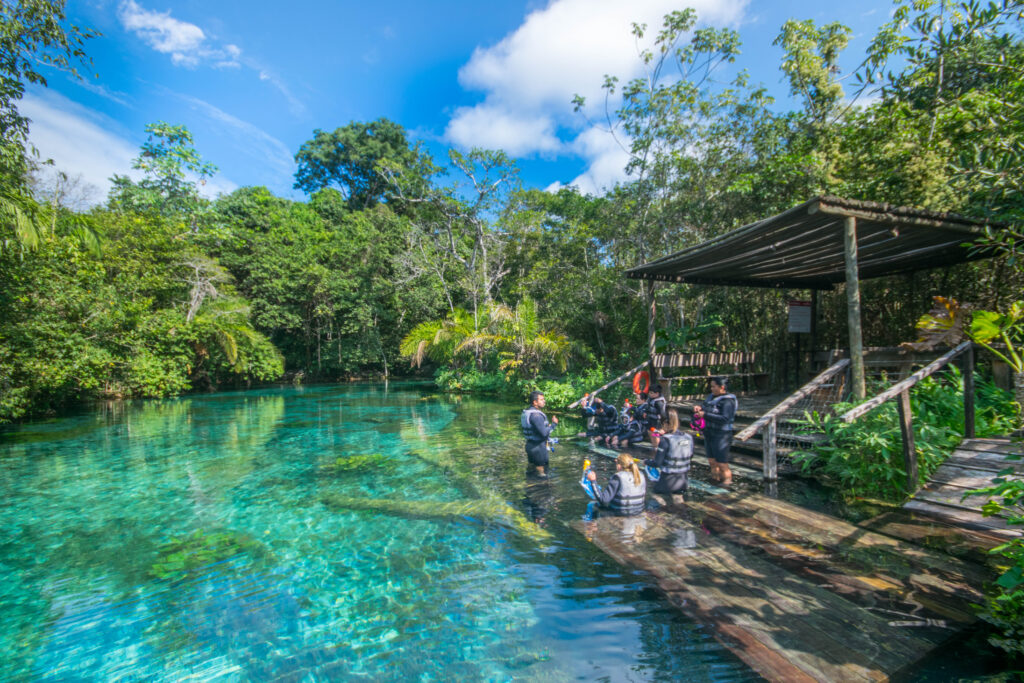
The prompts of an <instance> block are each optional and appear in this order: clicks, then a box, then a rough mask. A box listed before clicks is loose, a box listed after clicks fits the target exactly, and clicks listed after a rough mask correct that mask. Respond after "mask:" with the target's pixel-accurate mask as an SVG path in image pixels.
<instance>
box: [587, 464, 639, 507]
mask: <svg viewBox="0 0 1024 683" xmlns="http://www.w3.org/2000/svg"><path fill="white" fill-rule="evenodd" d="M587 479H589V480H590V481H597V474H595V473H594V470H589V471H588V472H587ZM646 496H647V479H646V478H645V477H644V475H642V474H641V473H640V468H638V467H637V466H636V463H635V462H634V461H633V458H632V457H631V456H630V455H629V454H627V453H619V456H618V457H617V458H615V474H613V475H612V476H611V478H610V479H609V480H608V484H607V485H606V486H605V487H604V488H601V489H598V490H597V502H598V503H600V504H601V507H604V508H608V509H609V510H611V512H612V513H613V514H615V515H618V516H620V517H632V516H635V515H639V514H640V513H642V512H643V511H644V504H645V498H646Z"/></svg>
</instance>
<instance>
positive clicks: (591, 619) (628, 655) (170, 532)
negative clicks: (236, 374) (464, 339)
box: [0, 384, 757, 681]
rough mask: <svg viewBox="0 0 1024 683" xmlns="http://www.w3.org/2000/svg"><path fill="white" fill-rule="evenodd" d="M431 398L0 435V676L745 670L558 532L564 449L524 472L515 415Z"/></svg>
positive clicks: (421, 677) (153, 406) (373, 398)
mask: <svg viewBox="0 0 1024 683" xmlns="http://www.w3.org/2000/svg"><path fill="white" fill-rule="evenodd" d="M430 392H431V389H430V388H429V387H425V386H416V385H397V386H396V385H394V384H392V385H391V387H390V388H389V389H388V390H385V388H384V387H383V386H368V385H346V386H329V387H312V388H296V389H271V390H263V391H253V392H239V393H225V394H216V395H208V396H202V397H192V398H186V399H180V400H171V401H155V402H140V403H134V404H117V405H114V406H112V407H108V408H101V409H97V410H94V411H89V412H85V413H82V414H79V415H77V416H73V417H65V418H60V419H55V420H51V421H46V422H37V423H33V424H29V425H25V426H21V427H18V428H12V429H8V430H6V431H5V432H2V433H0V488H2V494H3V495H2V503H0V577H2V581H0V615H2V621H0V680H4V681H12V680H13V681H22V680H147V681H148V680H155V681H163V680H174V681H179V680H184V679H189V678H191V679H194V680H223V681H254V680H261V681H262V680H281V681H322V680H372V681H381V680H395V681H410V680H412V681H434V680H487V681H505V680H551V681H561V680H568V679H584V680H608V681H627V680H628V681H639V680H666V681H668V680H693V681H702V680H707V681H731V680H748V679H755V678H757V677H756V675H755V674H753V673H752V672H751V671H750V670H749V669H747V668H746V667H745V666H744V665H743V664H742V663H741V662H739V660H737V659H736V658H735V657H734V656H733V655H732V654H731V653H729V652H728V651H727V650H725V649H724V648H722V647H721V646H720V645H719V644H718V643H717V642H716V641H715V640H714V639H713V638H712V637H711V634H709V633H708V632H707V631H706V630H705V629H703V628H702V627H701V626H699V625H697V624H695V623H693V622H691V621H689V620H687V619H686V618H685V617H683V616H682V615H680V614H679V613H678V612H676V611H674V610H673V609H671V608H669V607H667V606H666V605H665V603H663V602H662V601H661V599H660V597H659V595H658V593H657V592H656V591H655V590H654V589H653V588H652V586H653V582H652V581H651V580H650V579H649V578H648V577H647V576H646V575H644V574H642V573H637V572H632V571H630V570H628V569H624V568H622V567H620V566H618V565H617V564H615V563H614V562H613V561H611V560H610V559H608V558H607V557H606V556H605V555H603V554H602V553H601V552H600V551H599V550H597V549H596V548H594V547H593V546H592V545H591V544H589V543H588V542H587V541H586V539H585V538H584V537H583V536H582V535H580V534H578V533H577V532H576V531H574V530H573V529H572V528H571V527H570V526H569V524H570V522H572V521H574V520H577V519H579V518H580V516H581V515H582V513H583V511H584V508H585V499H584V498H583V495H582V492H581V491H580V490H579V487H578V485H577V483H576V480H577V479H578V466H579V462H580V461H581V460H582V457H583V453H582V452H581V451H575V449H574V447H573V446H571V445H570V444H562V445H560V446H559V447H558V449H559V451H560V452H556V453H555V456H554V458H553V472H554V475H555V476H554V477H553V479H552V480H550V481H548V482H534V483H528V482H527V481H526V479H525V477H524V471H525V456H524V454H523V451H522V440H521V438H520V437H519V436H518V434H517V432H518V412H519V408H518V407H516V406H510V405H503V404H500V403H495V402H490V401H483V400H473V399H464V400H462V401H457V400H455V399H452V398H449V397H443V396H434V395H431V394H430ZM342 499H358V500H359V501H363V503H362V504H363V505H364V509H351V508H346V507H343V506H340V505H339V502H338V501H340V500H342ZM368 499H370V502H369V503H366V501H367V500H368ZM373 501H384V502H383V503H380V504H379V507H380V508H383V507H385V506H391V507H388V508H387V509H377V508H374V507H373V505H375V503H374V502H373ZM467 502H473V503H474V504H475V505H476V507H474V508H472V509H469V508H467V510H468V511H467V512H466V513H464V514H458V513H457V512H456V513H453V514H451V515H449V516H446V517H440V518H436V517H434V516H432V515H431V514H429V512H428V511H424V509H423V507H422V506H423V504H424V503H427V504H428V508H429V507H431V506H433V507H436V509H438V510H441V509H446V510H448V509H452V508H455V509H456V510H458V509H460V508H459V505H462V504H464V503H467ZM367 505H368V506H369V507H368V508H367V507H366V506H367ZM446 505H447V506H448V507H445V506H446ZM505 505H508V506H510V507H511V508H512V509H513V510H514V511H515V512H516V513H518V514H519V515H520V516H519V517H516V516H514V515H513V516H510V515H509V514H507V513H502V512H501V511H502V510H503V509H505V508H504V507H503V506H505ZM492 510H493V511H494V512H495V514H494V515H491V514H489V511H492ZM506 512H507V510H506ZM533 519H537V520H538V521H539V522H540V527H537V526H536V525H534V524H533V523H532V522H531V521H529V520H533Z"/></svg>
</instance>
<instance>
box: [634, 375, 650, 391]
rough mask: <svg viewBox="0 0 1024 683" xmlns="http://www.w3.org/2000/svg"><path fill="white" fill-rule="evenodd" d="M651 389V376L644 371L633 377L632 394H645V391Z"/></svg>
mask: <svg viewBox="0 0 1024 683" xmlns="http://www.w3.org/2000/svg"><path fill="white" fill-rule="evenodd" d="M650 388H651V376H650V375H649V374H647V371H646V370H641V371H640V372H638V373H636V374H635V375H633V393H635V394H645V393H647V390H648V389H650Z"/></svg>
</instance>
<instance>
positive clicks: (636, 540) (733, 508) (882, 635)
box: [576, 493, 994, 681]
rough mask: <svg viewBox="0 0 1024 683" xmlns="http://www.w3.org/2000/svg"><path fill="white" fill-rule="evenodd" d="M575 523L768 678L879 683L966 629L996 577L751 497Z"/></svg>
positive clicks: (677, 502) (675, 504)
mask: <svg viewBox="0 0 1024 683" xmlns="http://www.w3.org/2000/svg"><path fill="white" fill-rule="evenodd" d="M654 498H655V500H657V501H658V502H660V503H661V506H662V507H661V508H660V509H659V510H657V511H655V512H649V513H647V514H646V515H645V517H643V518H639V519H637V518H632V519H629V518H627V519H622V518H616V517H600V518H598V519H597V520H596V521H593V522H582V521H581V522H577V523H576V525H577V528H578V529H579V530H580V531H581V532H582V533H584V534H585V535H586V536H587V538H588V539H590V540H591V541H592V542H593V543H595V544H596V545H597V546H598V547H600V548H601V549H602V550H604V551H605V552H607V553H608V554H609V555H611V556H612V557H613V558H615V559H616V560H617V561H618V562H620V563H622V564H623V565H626V566H631V567H634V568H637V569H641V570H644V571H647V572H649V573H650V574H651V575H652V576H653V577H654V579H655V581H656V582H657V584H658V586H659V587H660V588H661V589H662V590H663V591H664V592H665V594H666V596H667V597H668V599H669V601H670V602H671V603H672V604H674V605H675V606H677V607H678V608H680V609H681V610H682V611H684V612H686V613H687V614H689V615H690V616H691V617H692V618H694V619H697V620H699V621H701V622H703V623H705V624H707V625H709V626H710V627H711V628H712V631H713V632H714V633H715V634H716V637H718V638H719V640H721V641H722V642H723V643H724V644H725V645H726V646H727V647H729V648H730V649H732V650H733V651H734V652H735V653H736V654H737V655H738V656H739V657H740V658H741V659H742V660H743V661H745V662H746V663H747V664H748V665H749V666H750V667H751V668H752V669H754V670H755V671H756V672H758V673H759V674H761V675H762V676H765V677H766V678H768V679H770V680H780V681H781V680H785V681H810V680H817V681H837V680H842V681H878V680H888V679H889V678H891V677H893V676H895V675H898V674H902V673H906V672H907V670H908V669H909V668H910V667H912V666H913V664H914V663H915V662H917V661H919V660H920V659H921V658H923V657H924V656H926V655H927V654H928V653H929V652H931V651H932V650H934V649H935V648H936V647H938V646H939V645H941V644H942V643H943V642H945V641H946V640H947V639H949V638H950V637H952V636H953V635H955V634H956V633H957V632H958V631H959V630H961V629H962V628H964V627H966V626H967V625H969V624H971V623H973V621H974V612H973V610H972V609H971V607H970V605H971V603H973V602H978V601H980V600H981V599H982V594H981V587H982V586H983V585H984V583H985V582H986V581H989V580H991V579H992V578H993V577H994V574H993V573H992V572H990V571H989V570H987V569H985V568H983V567H982V566H980V565H977V564H974V563H973V562H966V561H963V560H960V559H957V558H953V557H949V556H947V555H945V554H943V553H941V552H936V551H933V550H929V549H926V548H923V547H920V546H917V545H914V544H911V543H907V542H904V541H901V540H897V539H894V538H891V537H889V536H885V535H883V534H880V533H876V532H873V531H870V530H867V529H863V528H861V527H858V526H855V525H852V524H849V523H847V522H844V521H842V520H838V519H835V518H832V517H829V516H827V515H823V514H819V513H816V512H813V511H810V510H807V509H805V508H802V507H799V506H796V505H792V504H789V503H785V502H783V501H779V500H776V499H773V498H769V497H767V496H763V495H760V494H746V493H729V494H724V495H715V496H704V497H702V498H699V497H698V496H691V498H693V499H692V500H688V501H685V502H683V501H682V499H681V497H678V496H676V497H674V500H666V499H665V498H663V497H660V496H654Z"/></svg>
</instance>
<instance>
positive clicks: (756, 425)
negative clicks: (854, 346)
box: [734, 358, 850, 441]
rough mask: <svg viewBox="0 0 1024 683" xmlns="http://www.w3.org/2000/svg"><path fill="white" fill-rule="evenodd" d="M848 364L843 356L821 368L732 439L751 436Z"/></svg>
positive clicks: (742, 439)
mask: <svg viewBox="0 0 1024 683" xmlns="http://www.w3.org/2000/svg"><path fill="white" fill-rule="evenodd" d="M849 364H850V359H849V358H843V359H842V360H839V361H837V362H835V363H833V364H832V365H830V366H829V367H828V368H826V369H825V370H822V371H821V372H820V373H819V374H818V376H817V377H815V378H814V379H812V380H811V381H810V382H808V383H807V384H805V385H803V386H802V387H800V388H799V389H797V390H796V391H795V392H793V393H792V394H791V395H790V396H789V397H788V398H786V399H785V400H783V401H782V402H781V403H779V404H778V405H777V406H775V407H774V408H772V409H771V410H769V411H768V412H767V413H765V414H764V415H762V416H761V417H759V418H757V420H755V421H754V422H753V423H752V424H750V425H749V426H748V427H747V428H746V429H744V430H743V431H742V432H740V433H739V434H737V435H736V436H735V437H734V439H735V440H736V441H746V440H747V439H749V438H750V437H752V436H753V435H754V434H755V433H756V432H757V430H759V429H761V428H762V427H764V426H765V425H766V424H768V422H769V420H771V419H772V418H773V417H776V416H778V415H781V414H782V413H784V412H786V411H787V410H789V409H790V408H792V407H793V406H794V405H796V404H797V402H799V401H800V399H802V398H804V397H805V396H807V395H808V394H810V393H811V392H812V391H814V390H815V389H817V388H818V387H819V386H821V385H822V384H824V383H825V382H826V381H828V380H829V379H830V378H831V377H832V376H834V375H836V374H838V373H839V372H841V371H843V370H844V369H845V368H846V366H847V365H849Z"/></svg>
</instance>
